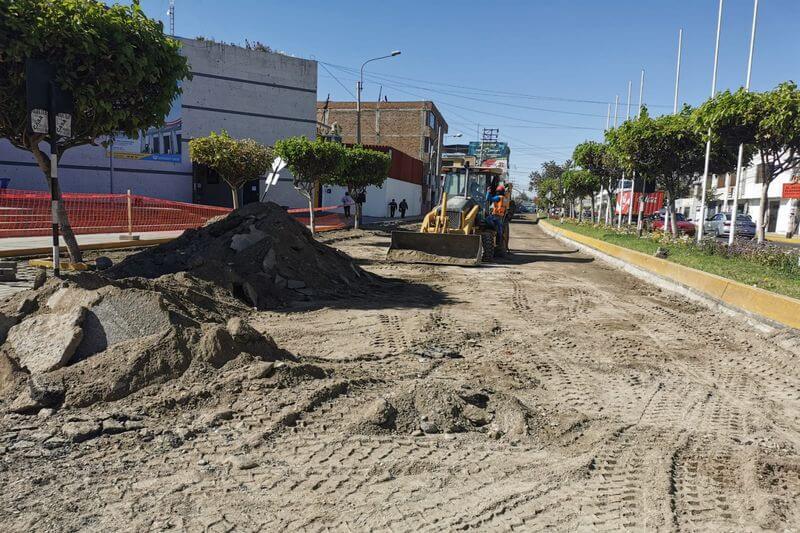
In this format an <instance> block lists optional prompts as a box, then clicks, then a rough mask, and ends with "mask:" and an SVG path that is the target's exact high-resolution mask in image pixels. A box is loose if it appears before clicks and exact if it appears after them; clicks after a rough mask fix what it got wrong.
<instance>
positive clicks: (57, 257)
mask: <svg viewBox="0 0 800 533" xmlns="http://www.w3.org/2000/svg"><path fill="white" fill-rule="evenodd" d="M49 89H50V90H49V91H48V95H49V102H48V103H49V106H48V107H49V109H48V110H47V122H48V124H47V125H48V128H47V129H48V131H49V135H50V215H51V217H52V220H51V222H52V234H53V276H54V277H56V278H58V277H61V253H60V250H59V242H58V191H59V189H58V138H57V136H56V105H55V103H56V95H55V92H56V87H55V83H54V82H52V81H51V82H50V87H49Z"/></svg>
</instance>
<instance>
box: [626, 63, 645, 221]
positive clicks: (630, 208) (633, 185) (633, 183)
mask: <svg viewBox="0 0 800 533" xmlns="http://www.w3.org/2000/svg"><path fill="white" fill-rule="evenodd" d="M643 94H644V69H642V73H641V75H640V76H639V107H638V108H637V110H636V118H637V119H638V118H639V117H640V116H641V115H642V95H643ZM630 100H631V82H628V103H629V105H628V109H630ZM635 195H636V172H635V171H634V172H633V177H632V178H631V197H630V201H629V202H628V225H630V224H631V222H633V200H634V196H635ZM642 196H644V182H642ZM639 204H641V205H642V206H644V203H643V198H642V197H640V198H639ZM642 211H643V210H642V209H641V208H640V209H639V212H640V213H639V215H638V218H641V216H642V214H641V212H642Z"/></svg>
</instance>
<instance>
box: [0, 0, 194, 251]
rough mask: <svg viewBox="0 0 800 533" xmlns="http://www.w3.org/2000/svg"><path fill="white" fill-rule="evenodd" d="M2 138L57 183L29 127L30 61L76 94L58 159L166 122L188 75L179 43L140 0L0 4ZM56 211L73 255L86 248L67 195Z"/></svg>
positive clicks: (30, 0) (39, 139) (19, 0)
mask: <svg viewBox="0 0 800 533" xmlns="http://www.w3.org/2000/svg"><path fill="white" fill-rule="evenodd" d="M0 35H2V36H3V44H2V46H0V95H1V96H0V138H6V139H8V140H9V141H10V142H11V144H13V145H14V146H16V147H17V148H21V149H22V150H27V151H29V152H31V154H33V157H34V159H35V160H36V163H37V164H38V166H39V168H40V169H41V170H42V173H43V174H44V177H45V180H46V181H47V183H48V187H49V185H50V179H49V176H50V159H49V157H48V156H47V155H45V153H44V152H42V150H41V149H40V147H39V144H40V143H41V142H42V141H44V140H45V137H46V136H45V135H43V134H38V133H32V132H30V131H29V129H28V126H27V125H28V116H27V106H26V97H25V60H26V59H27V58H37V59H41V60H44V61H47V62H49V63H50V64H51V65H53V66H54V67H55V70H56V72H55V82H56V83H57V84H58V85H59V86H60V87H61V88H62V89H65V90H68V91H70V92H71V93H72V94H73V97H74V110H73V122H72V137H71V138H69V139H64V140H63V141H62V142H60V143H59V157H61V156H62V155H63V153H64V152H65V151H66V150H67V149H69V148H71V147H73V146H79V145H84V144H95V142H96V139H98V138H102V137H105V136H108V135H113V134H115V133H118V132H122V133H124V134H125V135H128V136H131V137H136V136H137V135H138V133H139V131H141V130H144V129H147V128H149V127H151V126H158V125H161V124H163V122H164V118H165V117H166V115H167V114H168V113H169V110H170V105H171V103H172V101H173V99H174V98H175V96H177V95H178V94H179V93H180V88H179V87H178V81H180V80H181V79H183V78H186V77H187V76H188V75H189V68H188V66H187V62H186V58H185V57H183V56H181V54H180V43H179V42H178V41H176V40H175V39H172V38H170V37H168V36H166V35H164V28H163V25H162V24H161V22H159V21H156V20H152V19H149V18H147V17H146V16H145V15H144V13H143V12H142V10H141V8H139V6H138V4H137V3H134V4H133V5H130V6H126V5H119V4H114V5H110V6H109V5H106V4H105V3H103V2H99V1H96V0H59V1H58V2H53V1H50V0H15V1H14V2H11V3H8V2H3V3H2V6H0ZM54 192H55V196H56V198H57V199H58V202H57V206H56V212H57V217H58V222H59V225H60V226H61V232H62V235H63V236H64V241H65V242H66V244H67V250H68V252H69V256H70V259H71V260H72V261H73V262H80V261H81V259H82V257H81V251H80V248H79V247H78V243H77V241H76V240H75V235H74V233H73V231H72V228H71V227H70V225H69V220H68V217H67V213H66V211H65V209H64V204H63V202H62V200H61V191H60V190H56V191H54Z"/></svg>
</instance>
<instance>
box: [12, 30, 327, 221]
mask: <svg viewBox="0 0 800 533" xmlns="http://www.w3.org/2000/svg"><path fill="white" fill-rule="evenodd" d="M180 41H181V43H182V46H183V48H182V53H184V54H185V55H186V56H187V58H188V59H189V63H190V67H191V70H192V74H193V78H192V79H191V80H185V81H184V82H183V83H182V87H183V95H182V97H181V106H182V108H181V112H180V116H181V119H182V138H183V143H182V146H181V152H182V155H181V160H180V161H179V162H167V161H147V160H140V159H118V158H115V159H114V160H113V167H114V172H113V185H112V183H111V182H112V179H111V171H110V164H109V157H108V155H107V152H106V150H105V148H103V147H100V146H82V147H76V148H72V149H70V150H68V151H67V152H66V153H65V155H64V157H63V158H62V161H61V167H60V169H59V178H60V182H61V186H62V189H63V190H64V191H66V192H99V193H107V192H115V193H122V192H125V190H126V189H131V190H132V191H133V192H134V193H136V194H142V195H146V196H154V197H157V198H164V199H169V200H179V201H185V202H190V201H192V199H193V197H196V196H197V194H193V180H192V164H191V162H190V160H189V154H188V146H187V142H188V140H189V139H191V138H193V137H198V136H205V135H208V134H209V133H210V132H211V131H221V130H223V129H224V130H227V131H228V133H230V134H231V135H232V136H234V137H251V138H253V139H256V140H258V141H260V142H262V143H264V144H267V145H271V144H273V143H274V142H275V141H276V140H277V139H281V138H284V137H288V136H292V135H306V136H307V137H309V138H314V136H315V134H316V121H315V113H316V111H315V109H316V100H317V97H316V92H317V64H316V62H315V61H309V60H305V59H299V58H294V57H289V56H286V55H282V54H276V53H267V52H261V51H256V50H246V49H244V48H240V47H235V46H230V45H222V44H216V43H212V42H209V41H196V40H192V39H180ZM3 177H6V178H10V179H11V181H10V183H9V184H8V187H10V188H17V189H34V190H45V189H46V188H47V183H46V181H45V179H44V177H43V176H42V173H41V171H40V170H39V169H38V167H37V166H36V165H35V163H34V160H33V156H32V155H31V154H30V153H28V152H25V151H22V150H18V149H16V148H14V147H13V146H11V145H10V143H8V142H7V141H0V178H3ZM282 177H283V178H284V179H289V180H291V175H290V174H289V173H288V172H287V173H286V175H285V176H282ZM260 188H261V190H263V182H262V183H261V184H260ZM219 191H220V194H219V196H220V198H221V201H222V202H223V205H229V203H230V193H228V192H227V189H226V188H219ZM194 192H195V193H197V191H196V190H195V191H194ZM271 194H272V192H271ZM275 194H276V195H277V194H280V199H281V203H282V204H283V205H289V206H303V205H306V202H305V199H304V198H303V197H302V196H300V195H299V194H298V193H297V192H296V191H294V189H293V188H292V187H291V184H289V185H288V187H287V186H286V185H285V183H284V184H282V185H281V186H279V187H278V188H277V190H276V191H275ZM198 200H199V201H208V200H209V199H208V198H203V197H202V196H201V197H200V198H198Z"/></svg>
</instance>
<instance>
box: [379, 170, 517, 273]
mask: <svg viewBox="0 0 800 533" xmlns="http://www.w3.org/2000/svg"><path fill="white" fill-rule="evenodd" d="M460 170H463V172H461V171H457V172H449V173H448V174H447V175H446V177H445V183H444V191H443V193H442V199H441V203H440V204H439V205H437V206H436V207H434V208H433V209H432V210H431V211H430V212H429V213H428V214H426V215H425V218H424V219H423V220H422V226H421V227H420V230H419V232H412V231H393V232H392V241H391V244H390V246H389V251H388V253H387V257H388V258H389V259H390V260H393V261H398V262H406V263H443V264H451V265H466V266H469V265H477V264H480V263H481V261H491V260H492V259H493V258H494V256H495V255H496V254H498V255H499V254H502V253H505V251H506V250H507V249H508V219H509V218H510V217H509V216H508V213H509V210H508V206H509V203H510V200H511V186H510V184H507V185H506V190H505V192H504V193H503V194H502V200H501V203H502V204H503V205H504V206H505V208H504V209H501V206H500V205H498V206H496V207H497V210H498V211H502V215H501V216H497V215H493V210H494V206H492V205H489V204H488V203H487V201H486V191H487V189H490V190H492V191H495V190H496V189H497V186H498V185H499V184H500V183H501V177H502V175H503V171H502V170H501V169H497V168H480V167H478V168H469V167H467V168H465V169H460ZM498 224H502V225H503V227H502V230H503V231H502V235H503V239H502V241H500V242H498V240H499V239H498V238H497V235H498V228H497V225H498Z"/></svg>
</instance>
